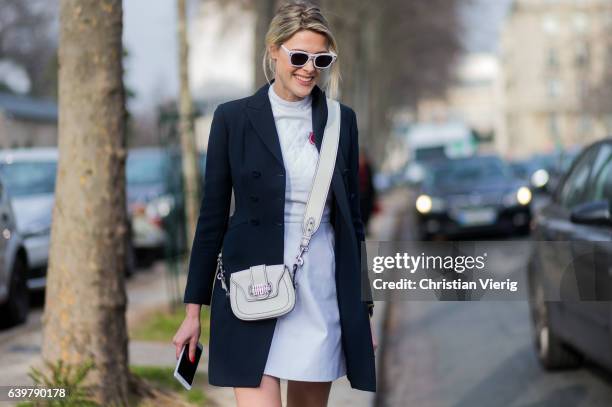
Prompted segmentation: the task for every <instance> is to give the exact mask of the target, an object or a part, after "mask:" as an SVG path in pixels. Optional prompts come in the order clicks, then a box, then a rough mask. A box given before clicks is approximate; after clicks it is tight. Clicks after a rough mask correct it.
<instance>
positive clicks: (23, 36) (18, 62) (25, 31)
mask: <svg viewBox="0 0 612 407" xmlns="http://www.w3.org/2000/svg"><path fill="white" fill-rule="evenodd" d="M56 9H57V0H51V1H50V0H28V1H24V0H2V12H1V13H0V62H5V63H10V64H11V65H13V66H14V67H15V68H16V69H21V70H23V71H24V72H25V74H26V75H27V77H28V81H29V83H30V88H29V91H28V94H30V95H32V96H50V97H51V96H52V97H55V96H57V80H56V77H57V56H56V51H57V41H56V39H55V35H54V33H53V23H54V22H55V20H56ZM3 88H5V90H8V89H10V87H7V86H6V84H4V86H3Z"/></svg>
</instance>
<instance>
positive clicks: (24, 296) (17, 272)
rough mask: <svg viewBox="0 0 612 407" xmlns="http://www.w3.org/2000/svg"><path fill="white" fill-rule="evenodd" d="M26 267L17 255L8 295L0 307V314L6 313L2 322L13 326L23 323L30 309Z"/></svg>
mask: <svg viewBox="0 0 612 407" xmlns="http://www.w3.org/2000/svg"><path fill="white" fill-rule="evenodd" d="M26 272H27V267H26V264H25V262H24V261H23V259H21V258H20V257H17V258H16V259H15V264H14V266H13V272H12V273H11V281H10V286H9V296H8V300H7V302H6V303H5V304H4V305H3V306H2V307H1V308H2V309H1V311H0V314H1V315H6V317H5V318H4V321H3V322H4V323H6V324H7V325H8V326H14V325H18V324H22V323H24V322H25V321H26V320H27V318H28V312H29V311H30V295H29V290H28V284H27V277H26Z"/></svg>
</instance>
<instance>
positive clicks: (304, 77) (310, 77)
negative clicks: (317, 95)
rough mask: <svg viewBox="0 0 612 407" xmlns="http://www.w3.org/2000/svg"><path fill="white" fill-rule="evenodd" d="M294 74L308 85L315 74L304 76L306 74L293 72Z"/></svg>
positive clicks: (299, 80)
mask: <svg viewBox="0 0 612 407" xmlns="http://www.w3.org/2000/svg"><path fill="white" fill-rule="evenodd" d="M293 76H295V78H296V79H297V80H298V82H300V83H302V84H304V85H308V84H310V83H312V81H313V79H314V76H304V75H298V74H293Z"/></svg>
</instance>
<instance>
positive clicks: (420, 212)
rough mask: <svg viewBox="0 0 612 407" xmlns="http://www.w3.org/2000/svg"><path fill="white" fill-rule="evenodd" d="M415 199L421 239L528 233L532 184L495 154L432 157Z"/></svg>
mask: <svg viewBox="0 0 612 407" xmlns="http://www.w3.org/2000/svg"><path fill="white" fill-rule="evenodd" d="M425 173H426V175H425V177H424V179H423V181H422V182H421V183H420V188H419V192H418V193H417V197H416V200H415V204H414V205H415V206H414V208H415V214H416V220H417V228H418V231H419V236H420V238H421V239H430V238H432V237H433V236H436V235H437V236H440V235H441V236H456V235H460V234H463V233H466V232H470V233H482V232H490V231H503V232H508V233H512V232H520V233H528V231H529V222H530V220H531V205H530V204H531V190H530V189H529V188H528V186H527V185H526V184H525V183H524V182H522V181H521V180H518V179H517V178H516V177H515V176H514V174H513V173H512V171H511V170H510V168H509V167H508V166H507V164H506V163H505V162H504V161H502V159H501V158H499V157H498V156H495V155H481V156H474V157H468V158H458V159H451V160H440V161H438V162H429V163H428V165H427V168H426V171H425Z"/></svg>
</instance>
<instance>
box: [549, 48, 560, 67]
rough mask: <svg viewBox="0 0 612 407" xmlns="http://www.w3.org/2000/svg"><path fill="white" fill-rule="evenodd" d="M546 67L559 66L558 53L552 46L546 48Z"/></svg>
mask: <svg viewBox="0 0 612 407" xmlns="http://www.w3.org/2000/svg"><path fill="white" fill-rule="evenodd" d="M547 64H548V68H549V69H552V70H554V69H557V68H558V67H559V55H558V53H557V50H556V49H554V48H550V49H549V50H548V61H547Z"/></svg>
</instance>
